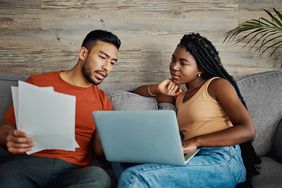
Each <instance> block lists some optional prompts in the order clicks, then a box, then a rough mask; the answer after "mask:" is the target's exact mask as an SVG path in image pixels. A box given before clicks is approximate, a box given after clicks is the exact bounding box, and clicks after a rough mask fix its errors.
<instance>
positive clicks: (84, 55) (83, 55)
mask: <svg viewBox="0 0 282 188" xmlns="http://www.w3.org/2000/svg"><path fill="white" fill-rule="evenodd" d="M87 55H88V50H87V49H86V48H85V47H81V48H80V50H79V59H80V60H82V61H85V59H86V58H87Z"/></svg>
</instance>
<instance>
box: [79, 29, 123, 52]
mask: <svg viewBox="0 0 282 188" xmlns="http://www.w3.org/2000/svg"><path fill="white" fill-rule="evenodd" d="M97 41H103V42H107V43H110V44H113V45H114V46H115V47H116V48H117V49H119V47H120V45H121V42H120V39H119V38H118V37H117V36H116V35H115V34H113V33H111V32H109V31H104V30H93V31H91V32H89V33H88V34H87V36H86V37H85V39H84V40H83V42H82V45H81V47H85V48H86V49H87V50H89V51H90V50H91V49H92V47H93V46H94V45H95V43H96V42H97Z"/></svg>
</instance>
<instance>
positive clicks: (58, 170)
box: [0, 156, 111, 188]
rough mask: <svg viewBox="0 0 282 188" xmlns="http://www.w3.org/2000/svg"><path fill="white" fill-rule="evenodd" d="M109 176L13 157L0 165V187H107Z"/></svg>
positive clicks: (94, 170)
mask: <svg viewBox="0 0 282 188" xmlns="http://www.w3.org/2000/svg"><path fill="white" fill-rule="evenodd" d="M110 186H111V180H110V177H109V175H108V174H107V173H106V172H105V171H104V170H103V169H102V168H100V167H97V166H89V167H84V168H81V167H79V166H76V165H73V164H71V163H68V162H66V161H63V160H60V159H52V158H45V157H35V156H16V157H12V158H11V159H9V160H6V161H4V162H2V163H1V164H0V187H1V188H18V187H28V188H33V187H34V188H37V187H50V188H56V187H58V188H59V187H60V188H61V187H68V188H88V187H89V188H90V187H91V188H94V187H99V188H101V187H110Z"/></svg>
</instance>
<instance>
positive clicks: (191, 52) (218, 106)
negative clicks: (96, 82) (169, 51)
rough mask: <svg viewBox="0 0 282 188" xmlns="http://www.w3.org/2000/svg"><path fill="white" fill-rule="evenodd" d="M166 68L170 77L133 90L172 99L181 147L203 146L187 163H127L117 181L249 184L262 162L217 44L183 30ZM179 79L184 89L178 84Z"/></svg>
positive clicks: (122, 184)
mask: <svg viewBox="0 0 282 188" xmlns="http://www.w3.org/2000/svg"><path fill="white" fill-rule="evenodd" d="M170 73H171V78H170V79H166V80H164V81H163V82H161V83H159V84H155V85H149V86H141V87H139V88H137V89H136V90H134V92H135V93H138V94H140V95H143V96H151V97H155V98H156V99H157V100H158V102H175V104H176V107H177V110H178V112H177V119H178V124H179V129H180V132H181V137H182V138H183V141H182V145H183V149H184V152H185V151H188V150H193V149H196V148H201V149H200V151H199V153H198V154H197V155H196V156H195V157H194V158H193V159H192V160H191V161H190V162H189V163H188V164H187V165H186V166H174V165H164V164H142V165H137V166H133V167H130V168H128V169H126V170H125V171H124V172H123V173H122V175H121V177H120V179H119V185H118V186H119V187H120V188H126V187H132V188H134V187H154V188H155V187H216V188H218V187H236V186H238V185H241V186H246V187H250V186H251V185H250V184H249V183H250V177H251V176H252V175H254V174H255V173H257V171H256V167H255V165H256V164H258V163H260V159H259V158H258V157H257V155H256V154H255V152H254V150H253V147H252V145H251V143H250V140H252V139H254V137H255V129H254V126H253V124H252V121H251V118H250V116H249V114H248V111H247V109H246V105H245V102H244V100H243V98H242V96H241V94H240V91H239V89H238V87H237V85H236V82H235V81H234V79H233V78H232V77H231V76H230V75H229V74H228V73H227V71H226V70H225V69H224V68H223V66H222V64H221V62H220V58H219V56H218V52H217V50H216V49H215V47H214V46H213V45H212V43H211V42H210V41H209V40H207V39H206V38H204V37H202V36H200V35H199V34H194V33H192V34H189V35H184V36H183V38H182V39H181V41H180V43H179V44H178V45H177V47H176V49H175V51H174V53H173V55H172V58H171V63H170ZM182 84H185V85H186V88H187V90H186V91H182V89H181V88H180V85H182ZM239 144H241V145H240V146H241V147H240V146H239ZM241 150H242V155H241ZM242 156H243V160H242ZM244 164H245V165H244ZM246 169H247V171H246ZM243 182H245V183H243Z"/></svg>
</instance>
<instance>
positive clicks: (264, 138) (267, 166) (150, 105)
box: [0, 71, 282, 188]
mask: <svg viewBox="0 0 282 188" xmlns="http://www.w3.org/2000/svg"><path fill="white" fill-rule="evenodd" d="M26 77H27V76H26V75H21V74H0V99H1V100H0V122H2V120H3V114H4V112H5V111H6V109H7V107H8V104H9V103H10V101H11V92H10V86H11V85H16V84H17V80H24V79H25V78H26ZM237 83H238V86H239V88H240V90H241V92H242V94H243V97H244V99H245V101H246V103H247V106H248V109H249V112H250V114H251V117H252V119H253V122H254V124H255V127H256V132H257V135H256V138H255V140H254V147H255V149H256V151H257V153H258V154H259V155H260V156H261V158H262V164H261V170H260V173H261V174H260V175H259V176H255V177H254V178H253V184H254V187H264V188H270V187H271V188H274V187H277V188H278V187H280V188H281V187H282V138H280V137H282V121H280V123H279V120H280V119H281V118H282V71H271V72H264V73H258V74H254V75H250V76H246V77H244V78H240V79H238V80H237ZM138 85H142V83H139V84H136V83H132V84H128V83H127V84H123V83H120V84H117V83H114V84H104V85H101V87H102V88H103V89H104V90H105V91H106V92H107V94H108V95H109V97H110V99H111V101H112V102H113V108H114V110H152V109H154V110H158V109H175V106H174V105H172V104H168V103H162V104H158V103H157V102H156V100H154V99H153V98H145V97H142V96H139V95H136V94H133V93H130V92H127V91H128V90H131V89H133V88H135V87H136V86H138ZM0 155H1V153H0ZM3 155H4V153H3V151H2V158H3Z"/></svg>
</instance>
